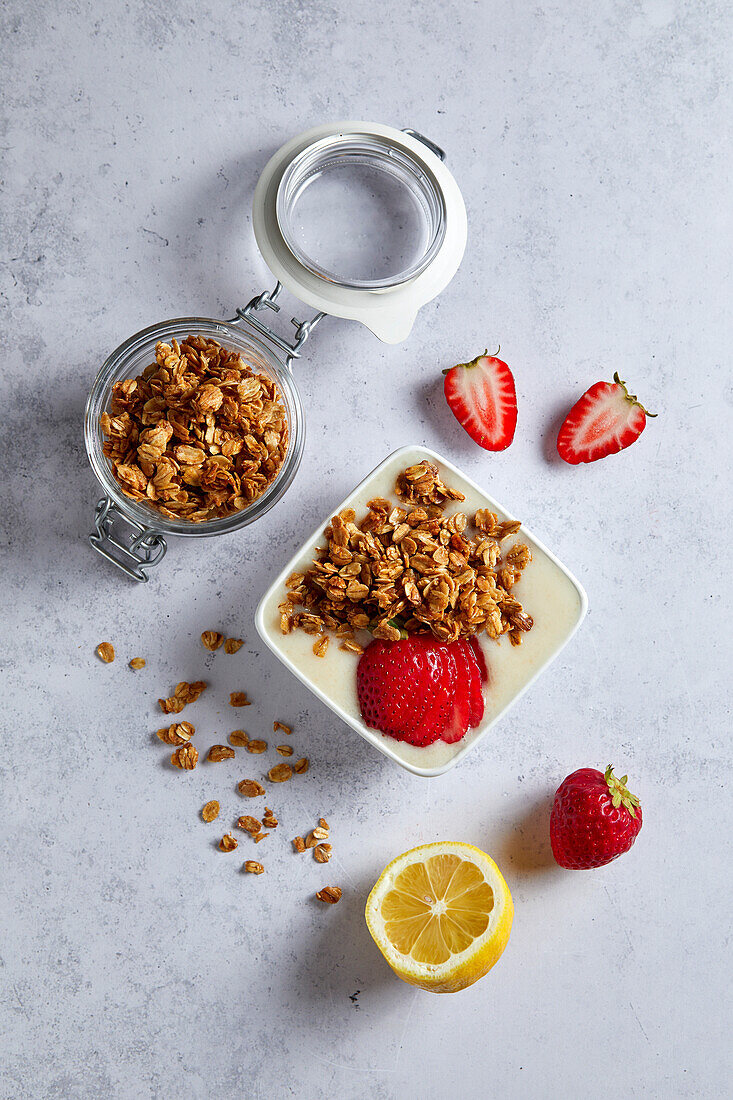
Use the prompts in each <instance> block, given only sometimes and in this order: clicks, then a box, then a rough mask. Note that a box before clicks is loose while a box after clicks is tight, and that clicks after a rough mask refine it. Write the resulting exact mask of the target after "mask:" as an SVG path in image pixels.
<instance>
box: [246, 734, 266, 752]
mask: <svg viewBox="0 0 733 1100" xmlns="http://www.w3.org/2000/svg"><path fill="white" fill-rule="evenodd" d="M244 747H245V748H246V750H247V752H253V753H254V754H255V756H259V755H260V754H261V753H263V752H267V741H261V740H260V739H259V738H255V740H254V741H248V742H247V744H246V745H245V746H244Z"/></svg>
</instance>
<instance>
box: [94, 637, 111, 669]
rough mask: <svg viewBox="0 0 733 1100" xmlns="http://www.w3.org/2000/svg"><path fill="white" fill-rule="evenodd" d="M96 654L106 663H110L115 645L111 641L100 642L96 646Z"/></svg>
mask: <svg viewBox="0 0 733 1100" xmlns="http://www.w3.org/2000/svg"><path fill="white" fill-rule="evenodd" d="M97 656H98V657H99V659H100V661H104V663H105V664H106V665H111V664H112V662H113V661H114V659H115V647H114V646H113V645H112V643H111V642H100V643H99V645H98V646H97Z"/></svg>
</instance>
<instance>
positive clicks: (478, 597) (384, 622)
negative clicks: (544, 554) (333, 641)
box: [280, 463, 533, 656]
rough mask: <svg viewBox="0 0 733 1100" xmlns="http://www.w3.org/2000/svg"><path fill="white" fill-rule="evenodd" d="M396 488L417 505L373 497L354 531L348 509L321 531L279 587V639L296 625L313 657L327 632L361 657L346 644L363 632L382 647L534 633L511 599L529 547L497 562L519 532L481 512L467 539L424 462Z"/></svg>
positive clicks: (515, 525)
mask: <svg viewBox="0 0 733 1100" xmlns="http://www.w3.org/2000/svg"><path fill="white" fill-rule="evenodd" d="M397 487H398V490H399V492H400V493H401V495H402V496H403V499H405V500H406V501H407V502H408V503H410V504H415V505H417V506H416V507H412V508H403V507H400V506H393V505H392V503H391V502H390V501H388V500H386V499H384V498H383V497H377V498H375V499H373V500H370V501H369V509H370V510H369V512H368V513H367V515H366V516H365V517H364V519H362V521H361V523H360V524H358V525H357V524H356V522H355V519H356V516H355V513H354V511H353V509H346V510H345V511H343V512H342V513H341V514H340V515H337V516H334V517H333V519H332V520H331V523H330V524H329V525H328V526H327V527H326V529H325V531H324V536H325V542H326V546H325V547H324V548H319V549H318V551H317V555H316V557H315V559H314V561H313V563H312V565H311V566H310V567H309V568H308V569H307V570H306V571H305V572H302V573H293V574H292V575H291V577H290V578H289V579H288V580H287V582H286V588H287V590H288V591H287V595H286V598H285V600H284V601H283V603H281V604H280V628H281V630H282V632H283V634H289V633H290V632H291V631H292V630H293V629H294V628H296V627H297V628H299V629H301V630H303V631H305V633H306V634H311V635H314V636H317V640H316V641H315V642H314V645H313V651H314V653H316V654H317V655H318V656H323V654H324V653H325V645H324V644H323V643H324V641H325V642H327V639H328V635H327V634H326V633H325V631H333V632H334V633H335V634H336V636H337V637H338V638H341V639H342V644H343V646H345V647H346V648H347V649H352V650H353V651H354V652H357V651H358V652H361V647H360V646H359V645H358V643H356V642H355V641H354V637H353V635H354V632H355V631H356V630H360V629H369V630H370V631H371V632H372V634H373V635H374V636H375V637H376V638H383V639H385V640H386V641H396V640H397V639H399V638H401V637H405V635H406V634H407V633H414V632H427V631H432V633H433V634H434V635H435V637H437V638H439V639H442V640H444V641H453V640H454V639H456V638H459V637H466V636H469V635H472V634H478V633H481V632H482V631H485V632H486V633H487V634H488V635H489V637H491V638H500V637H501V635H502V634H508V633H511V632H512V631H514V632H523V631H528V630H531V629H532V626H533V620H532V618H531V616H529V615H527V614H526V612H524V610H523V608H522V605H521V603H520V602H519V600H517V599H515V598H514V597H513V596H512V595H511V591H510V589H511V587H512V586H513V585H514V584H515V583H516V581H517V580H518V579H519V577H520V576H521V572H522V570H523V569H524V568H525V566H526V565H527V564H528V563H529V562H530V561H531V558H532V556H531V553H530V550H529V547H527V546H525V545H524V544H523V543H518V544H517V545H515V546H513V547H512V548H511V549H510V550H509V551H508V553H507V555H506V557H505V558H504V560H503V561H502V560H501V557H502V551H501V545H500V544H501V542H502V540H503V539H505V538H507V537H508V536H509V535H514V534H516V532H517V531H518V530H519V528H520V526H521V524H520V523H519V522H518V521H516V520H508V521H505V522H500V521H499V518H498V516H496V515H495V514H494V513H493V512H489V511H488V509H479V510H478V511H477V512H476V514H475V516H474V519H473V526H474V528H475V531H476V534H475V535H473V536H471V535H469V534H467V533H466V532H467V528H468V523H469V520H468V516H467V515H466V514H465V513H464V512H456V513H454V514H453V515H450V516H447V515H445V514H443V513H442V511H441V508H442V505H443V504H444V503H445V502H446V500H461V499H463V497H462V495H461V494H460V493H458V492H457V491H456V490H453V489H449V488H448V487H447V486H445V485H444V484H443V482H442V481H441V480H440V477H439V475H438V471H437V468H436V467H434V466H432V464H431V463H418V464H416V465H415V466H411V467H408V469H407V470H405V471H404V472H403V473H402V474H400V476H399V478H398V479H397ZM298 608H300V609H302V610H296V609H298ZM515 644H516V640H515Z"/></svg>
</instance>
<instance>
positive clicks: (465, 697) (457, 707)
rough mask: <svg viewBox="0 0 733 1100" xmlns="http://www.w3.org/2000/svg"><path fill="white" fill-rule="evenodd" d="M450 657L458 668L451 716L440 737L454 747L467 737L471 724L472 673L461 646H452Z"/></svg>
mask: <svg viewBox="0 0 733 1100" xmlns="http://www.w3.org/2000/svg"><path fill="white" fill-rule="evenodd" d="M450 655H451V657H452V659H453V661H454V662H455V667H456V680H455V690H454V692H453V701H452V702H453V705H452V708H451V712H450V716H449V718H448V721H447V722H446V723H445V725H444V726H443V729H442V731H441V734H440V736H441V739H442V740H443V741H446V742H447V743H448V744H449V745H453V744H454V743H455V742H456V741H460V740H461V738H462V737H465V736H466V734H467V733H468V727H469V725H470V724H471V692H470V680H471V671H470V668H469V665H468V658H467V657H466V653H465V650H464V649H463V648H462V647H461V646H459V645H452V646H451V653H450Z"/></svg>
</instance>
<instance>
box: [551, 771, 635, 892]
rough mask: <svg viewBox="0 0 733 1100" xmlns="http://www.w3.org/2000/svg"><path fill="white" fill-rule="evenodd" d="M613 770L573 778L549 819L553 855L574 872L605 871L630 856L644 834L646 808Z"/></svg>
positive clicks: (559, 791) (563, 788) (559, 794)
mask: <svg viewBox="0 0 733 1100" xmlns="http://www.w3.org/2000/svg"><path fill="white" fill-rule="evenodd" d="M627 778H628V776H624V777H623V778H622V779H617V778H616V776H615V775H614V774H613V768H612V767H611V765H610V764H609V765H608V767H607V768H606V771H605V773H604V772H599V771H598V770H597V769H596V768H580V769H579V770H578V771H577V772H572V774H571V775H569V776H568V777H567V778H566V779H563V781H562V783H561V784H560V786H559V787H558V789H557V793H556V794H555V801H554V802H553V805H552V813H551V814H550V843H551V844H552V854H553V855H554V857H555V859H556V860H557V862H558V863H559V864H560V866H561V867H568V868H569V869H570V870H573V871H581V870H587V869H589V868H590V867H603V866H604V864H606V863H610V862H611V860H613V859H616V858H617V856H622V855H623V854H624V852H628V850H629V848H630V847H631V845H632V844H633V843H634V841H635V840H636V838H637V836H638V833H639V830H640V829H641V806H640V805H639V799H638V798H637V797H636V795H633V794H630V793H629V791H628V790H627V788H626V780H627Z"/></svg>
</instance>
